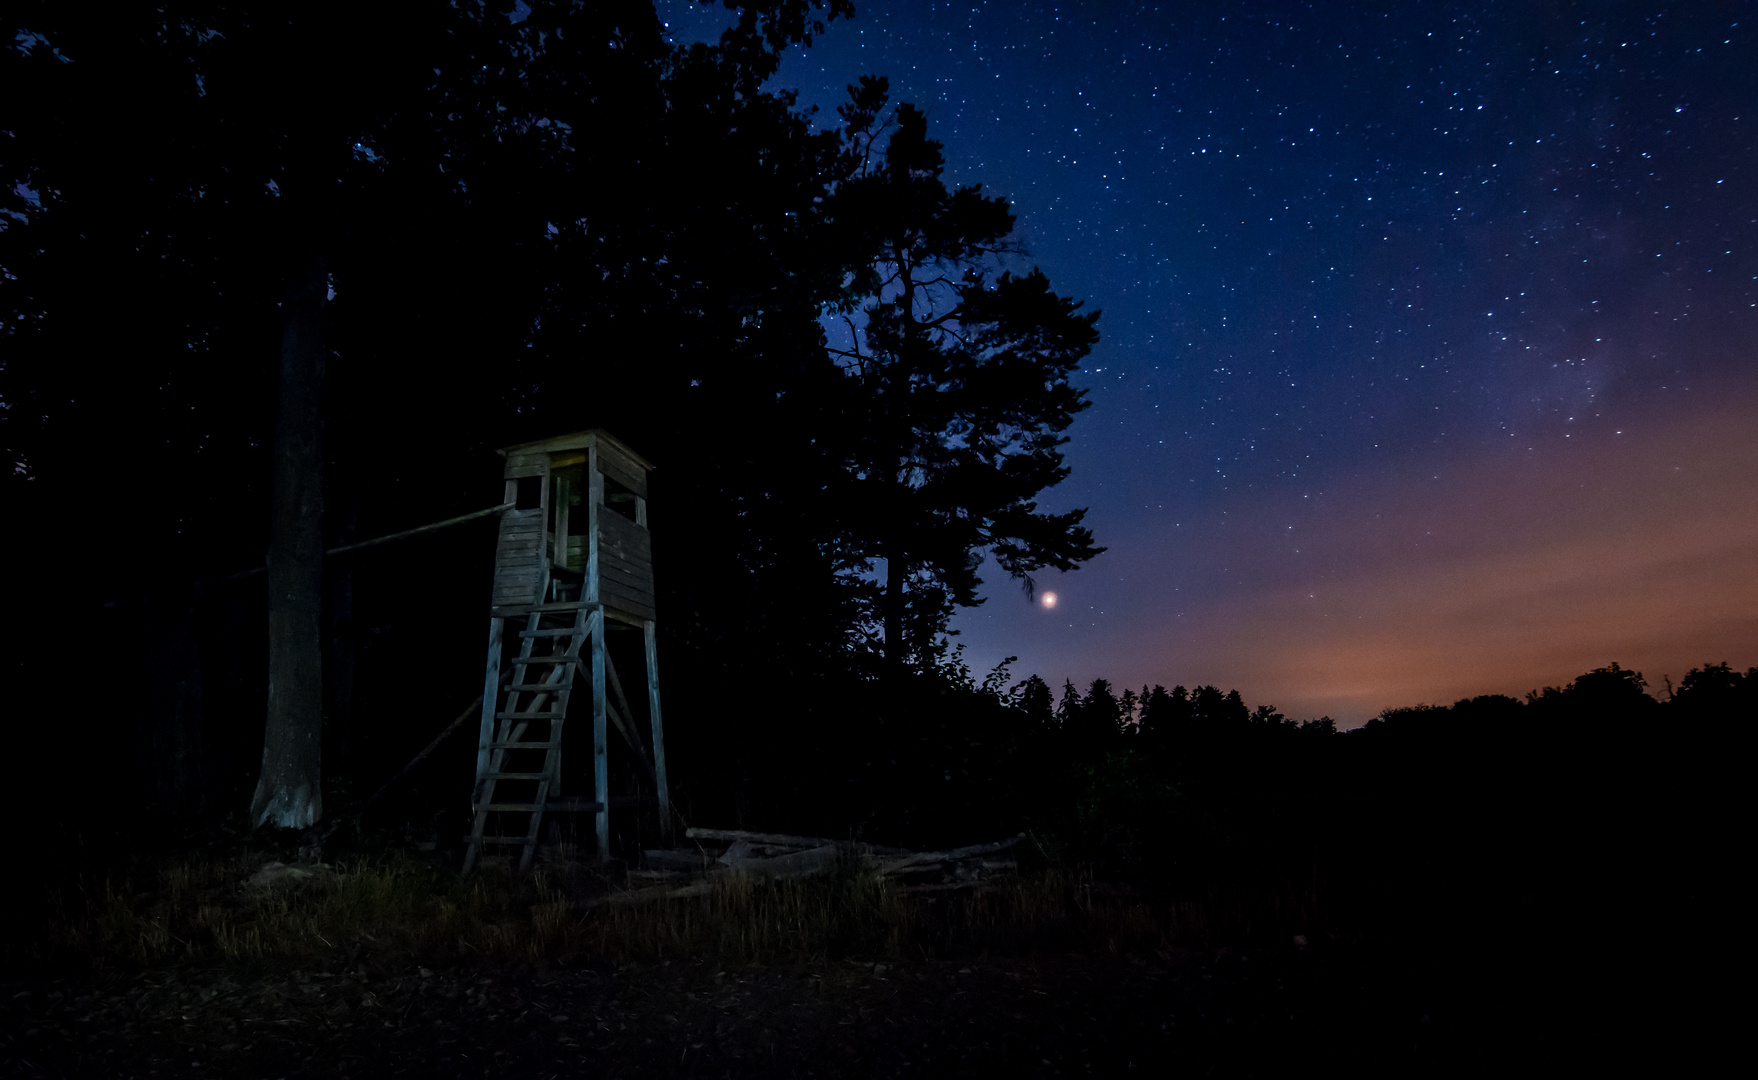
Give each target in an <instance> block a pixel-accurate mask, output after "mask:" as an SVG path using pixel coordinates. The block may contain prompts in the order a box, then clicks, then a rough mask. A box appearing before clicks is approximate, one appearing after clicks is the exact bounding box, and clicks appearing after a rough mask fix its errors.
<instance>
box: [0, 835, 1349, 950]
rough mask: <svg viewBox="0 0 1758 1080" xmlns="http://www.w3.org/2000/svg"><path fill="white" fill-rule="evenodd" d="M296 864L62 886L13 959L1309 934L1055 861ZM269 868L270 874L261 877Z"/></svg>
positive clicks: (1154, 940)
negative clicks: (907, 878) (763, 868)
mask: <svg viewBox="0 0 1758 1080" xmlns="http://www.w3.org/2000/svg"><path fill="white" fill-rule="evenodd" d="M300 873H301V872H300V871H289V870H288V869H287V868H279V864H273V863H270V864H267V869H266V870H265V864H264V863H263V861H262V858H261V856H255V857H250V856H239V857H236V858H228V859H210V860H181V861H174V862H171V863H169V864H167V865H165V866H163V867H161V868H159V869H158V870H157V871H156V876H152V877H148V878H146V879H144V884H143V883H136V884H134V885H118V884H114V883H106V884H102V885H98V886H96V887H88V888H86V889H85V890H84V892H83V894H82V895H78V896H75V897H68V898H66V899H65V900H64V901H63V902H62V903H61V904H59V905H58V908H59V910H58V911H57V912H56V914H55V915H54V917H53V918H52V919H51V920H50V923H49V925H48V927H46V930H47V933H46V934H45V935H44V936H42V937H40V938H38V939H37V941H36V942H35V943H34V945H33V946H32V947H31V948H29V949H28V950H26V951H25V953H24V954H23V955H15V956H14V957H12V960H14V961H16V962H22V964H23V965H25V966H45V967H46V966H54V967H57V968H65V967H68V966H73V967H83V968H86V969H88V970H91V971H93V972H94V973H96V972H104V971H125V970H131V969H141V968H151V967H159V966H165V965H180V964H199V965H207V964H238V963H242V964H246V965H250V964H257V963H269V964H278V963H296V964H323V963H348V964H353V963H358V962H377V963H407V962H418V963H420V962H425V963H433V964H450V963H459V962H470V961H477V962H485V963H496V962H511V963H518V962H539V963H551V962H553V963H560V964H569V963H591V962H595V961H610V962H621V961H626V960H634V959H663V958H670V957H683V956H693V957H712V958H716V959H720V960H723V961H744V962H776V961H790V960H809V959H819V958H864V959H886V958H893V959H903V958H917V957H931V956H944V955H953V954H960V953H970V952H996V953H1004V954H1025V953H1031V952H1035V951H1054V952H1064V951H1079V952H1103V953H1111V954H1119V953H1127V954H1143V953H1150V952H1165V951H1166V950H1169V949H1174V948H1203V947H1212V946H1216V945H1223V944H1247V943H1252V942H1255V941H1267V940H1281V941H1286V940H1287V939H1288V935H1290V934H1294V933H1307V932H1311V931H1312V930H1313V929H1315V927H1316V923H1317V919H1318V915H1319V912H1318V904H1317V902H1316V898H1315V897H1314V896H1313V895H1311V894H1310V893H1307V892H1303V891H1302V890H1300V889H1298V888H1290V889H1287V890H1281V891H1277V890H1271V889H1260V890H1256V891H1254V892H1239V893H1236V894H1212V895H1209V896H1206V897H1201V898H1197V899H1185V900H1159V901H1156V900H1153V899H1150V898H1149V897H1147V896H1146V895H1144V894H1140V893H1136V892H1132V891H1128V890H1122V889H1116V888H1111V887H1107V886H1104V885H1101V884H1099V883H1097V882H1095V881H1094V880H1093V879H1092V877H1091V875H1090V874H1088V873H1086V872H1083V871H1080V870H1071V869H1067V868H1062V867H1058V866H1054V865H1046V866H1037V867H1033V868H1028V869H1027V870H1026V871H1025V872H1024V873H1022V874H1021V875H1020V876H1019V877H1017V878H1014V879H1010V880H1005V881H1002V882H998V883H996V884H994V885H992V886H989V887H987V888H985V889H984V890H982V891H970V892H947V893H938V894H934V895H928V896H924V895H907V894H904V893H902V892H900V891H899V890H898V888H897V887H896V886H895V885H893V884H892V883H890V882H888V881H884V880H881V879H879V878H876V877H874V876H872V875H870V874H866V873H862V872H860V871H859V870H858V869H857V868H855V867H853V866H849V867H846V868H844V869H843V870H842V871H840V872H838V873H834V874H830V875H824V876H820V877H816V878H806V879H798V880H792V881H781V882H760V881H752V880H749V879H733V880H731V881H728V882H726V883H724V884H723V885H722V886H721V887H719V888H717V889H716V890H715V891H714V892H712V893H710V894H708V895H706V896H697V897H690V898H684V899H674V900H666V901H654V902H647V903H640V904H635V903H628V904H614V903H613V904H597V905H589V904H588V903H587V901H589V900H590V899H591V898H593V897H596V896H601V895H603V894H605V893H606V892H608V891H611V886H610V884H609V882H607V881H605V880H604V879H603V878H600V877H598V876H597V875H596V874H595V873H594V872H593V871H592V870H590V869H589V868H586V867H582V866H579V865H570V864H560V865H556V866H552V867H549V868H546V869H545V870H543V871H540V872H537V873H534V874H531V875H529V876H526V877H522V878H521V877H514V876H511V875H508V874H506V873H497V872H493V871H489V872H483V873H477V874H473V875H468V876H460V875H458V874H456V873H455V872H452V871H449V870H444V869H438V868H435V867H434V866H432V865H431V864H429V863H426V862H423V861H421V860H419V859H417V858H415V857H412V856H409V855H405V854H390V855H383V856H376V857H371V856H369V857H362V858H357V859H355V860H352V861H345V862H339V863H337V864H336V865H334V866H330V867H314V868H306V869H305V870H304V871H303V873H304V874H306V875H308V876H299V874H300ZM271 879H272V880H271Z"/></svg>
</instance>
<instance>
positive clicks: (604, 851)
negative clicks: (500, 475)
mask: <svg viewBox="0 0 1758 1080" xmlns="http://www.w3.org/2000/svg"><path fill="white" fill-rule="evenodd" d="M594 475H596V474H594ZM603 497H604V490H603V487H602V486H601V485H598V484H594V485H593V491H592V506H593V509H594V512H596V510H597V507H598V505H599V503H600V502H601V501H602V500H603ZM592 620H593V622H592V794H593V796H594V797H595V798H596V799H597V800H598V801H599V802H600V803H603V804H604V807H605V808H604V809H602V810H600V811H599V812H598V814H597V822H596V824H597V833H598V860H599V861H600V862H605V861H608V860H609V859H610V758H609V757H608V756H607V753H608V751H609V742H610V737H609V732H608V731H607V730H606V728H607V726H608V721H609V719H610V717H609V714H608V712H607V711H606V705H607V702H606V701H605V698H604V689H605V686H604V683H605V675H604V651H605V642H604V612H602V611H594V612H593V613H592Z"/></svg>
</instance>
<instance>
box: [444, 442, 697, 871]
mask: <svg viewBox="0 0 1758 1080" xmlns="http://www.w3.org/2000/svg"><path fill="white" fill-rule="evenodd" d="M500 453H501V454H502V456H504V457H505V458H506V470H505V473H504V478H505V484H506V488H505V495H504V498H503V503H504V504H505V505H506V507H507V508H506V509H505V510H504V511H503V512H502V514H501V520H500V539H499V543H498V544H497V546H496V549H495V561H494V583H493V590H492V596H491V599H490V608H489V632H488V664H487V672H486V675H485V678H484V682H483V695H482V701H483V708H482V723H481V731H480V738H479V741H478V744H477V752H476V785H475V788H474V791H473V793H472V798H471V808H472V811H473V814H472V824H471V830H470V841H469V847H468V849H467V851H466V853H465V856H464V865H465V869H469V868H470V867H471V866H473V865H474V864H475V862H476V860H477V858H478V856H479V855H480V852H481V849H482V848H483V847H485V846H491V845H516V846H519V847H521V848H522V852H521V855H520V860H519V865H520V868H521V869H524V868H526V867H529V866H530V864H531V860H532V857H533V855H534V854H535V852H536V848H537V843H538V838H539V833H540V830H541V829H542V826H543V820H544V817H545V815H546V814H556V813H590V814H593V815H595V817H596V824H597V830H596V831H597V846H598V857H599V859H601V860H603V859H606V858H608V857H609V855H610V846H611V830H610V812H611V810H613V809H634V808H641V807H648V806H657V807H658V810H659V826H660V833H661V837H662V839H666V840H669V830H670V824H671V806H670V792H669V789H668V787H667V784H666V776H665V737H664V732H663V728H662V726H661V723H660V710H659V677H658V669H657V651H656V647H655V644H656V642H655V631H654V626H655V619H656V617H657V612H656V609H655V607H654V589H653V548H652V543H651V541H650V539H649V534H648V530H647V477H648V474H649V473H650V472H651V471H652V468H653V467H652V466H651V465H649V464H648V463H647V462H646V461H645V460H644V459H643V458H642V457H641V456H640V455H639V454H636V453H635V452H634V451H633V450H631V449H629V448H628V447H627V446H625V445H624V444H623V443H621V442H619V441H618V440H617V439H615V438H613V437H612V436H611V435H609V434H607V433H606V432H604V431H600V430H596V429H594V430H591V431H581V432H576V433H574V434H572V435H562V436H558V437H556V438H552V439H544V440H542V441H540V442H531V443H522V444H520V445H518V446H510V447H508V448H506V449H504V450H502V451H500ZM636 631H639V638H637V637H636ZM619 655H620V656H621V657H622V658H623V661H624V663H625V664H627V665H628V667H627V668H626V669H625V670H629V671H631V672H633V670H634V664H635V663H636V662H641V663H642V664H643V666H644V667H645V669H646V691H647V693H646V702H645V706H646V708H645V710H644V712H645V716H644V717H643V716H642V714H641V713H638V712H637V711H636V710H635V709H634V707H633V706H632V705H631V703H630V700H629V695H628V693H626V692H625V689H624V687H625V683H624V681H623V680H622V679H621V678H620V677H619V674H618V667H617V660H616V657H617V656H619ZM636 657H639V658H640V660H639V661H636V660H635V658H636ZM582 668H584V671H582V670H581V669H582ZM640 688H641V687H640V684H639V683H636V684H635V687H634V689H635V690H637V691H639V690H640ZM576 689H578V690H580V691H582V694H581V697H582V698H584V699H586V700H583V701H581V702H580V704H579V705H578V706H574V707H572V708H570V706H571V705H572V704H573V700H574V695H573V691H574V690H576ZM580 706H587V707H585V708H582V707H580ZM588 715H590V717H591V720H592V741H591V748H592V757H591V775H592V796H591V797H590V798H579V797H567V796H564V795H563V793H562V785H563V781H564V779H572V778H575V773H574V772H564V771H563V767H562V764H563V757H562V754H563V750H564V749H567V750H568V751H569V752H570V758H569V760H570V762H572V761H573V760H575V759H574V758H573V757H572V753H573V752H574V751H575V749H576V747H578V749H584V745H583V744H581V743H579V740H577V739H575V740H566V739H564V738H563V732H564V728H565V726H566V724H567V722H568V721H569V720H570V719H572V720H574V721H575V722H576V724H578V723H580V722H583V721H584V720H585V718H586V717H587V716H588ZM643 719H644V720H645V723H644V724H643V723H641V721H642V720H643ZM613 727H614V728H615V729H616V731H617V733H618V736H619V741H620V743H621V744H622V745H623V747H624V748H626V749H627V751H628V752H629V755H630V760H631V763H632V765H633V768H624V769H623V770H621V775H622V778H623V780H624V786H629V785H630V782H631V781H632V785H633V786H634V787H635V788H636V789H637V790H636V793H635V794H633V795H630V794H622V795H613V794H612V793H611V786H612V784H611V781H612V772H611V769H610V758H609V754H608V750H609V746H608V743H609V730H610V729H611V728H613ZM643 727H644V728H646V731H645V732H643V731H642V730H641V729H642V728H643ZM619 753H620V751H619ZM579 779H583V777H580V778H579ZM641 788H647V789H648V790H647V791H646V792H642V791H640V789H641Z"/></svg>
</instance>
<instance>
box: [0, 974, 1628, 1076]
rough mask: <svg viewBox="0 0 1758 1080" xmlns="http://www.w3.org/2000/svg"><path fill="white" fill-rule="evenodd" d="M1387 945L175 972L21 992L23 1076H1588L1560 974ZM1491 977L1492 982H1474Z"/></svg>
mask: <svg viewBox="0 0 1758 1080" xmlns="http://www.w3.org/2000/svg"><path fill="white" fill-rule="evenodd" d="M1510 960H1511V958H1508V957H1501V958H1497V957H1495V956H1484V955H1482V954H1481V953H1480V952H1474V954H1473V955H1471V956H1464V955H1457V954H1455V955H1451V956H1449V955H1448V954H1447V950H1446V947H1445V946H1444V945H1439V946H1437V947H1436V948H1435V950H1434V952H1433V955H1430V956H1427V957H1421V958H1416V959H1415V960H1412V958H1411V957H1409V956H1408V955H1404V956H1400V955H1394V954H1393V953H1392V952H1390V951H1389V950H1387V949H1385V948H1383V947H1375V946H1374V945H1372V944H1370V943H1362V942H1356V943H1347V942H1329V941H1326V942H1319V943H1315V944H1314V945H1313V947H1310V948H1300V947H1296V946H1294V945H1292V944H1291V945H1289V946H1287V947H1284V948H1280V949H1257V950H1220V951H1215V952H1205V953H1196V952H1185V953H1170V954H1166V955H1165V956H1150V957H1145V958H1143V957H1134V958H1114V957H1105V958H1091V957H1082V956H1070V955H1060V956H1041V957H1037V958H990V957H977V958H971V959H967V960H923V961H916V962H905V963H901V964H895V965H879V966H874V965H872V964H856V963H852V962H827V963H819V964H812V965H803V966H801V965H793V966H786V965H774V966H760V965H750V966H743V967H721V966H717V965H715V964H713V963H709V962H695V961H687V960H686V961H677V962H673V963H665V964H651V963H649V964H631V965H627V966H625V967H622V968H618V969H614V970H611V969H604V970H591V969H581V970H563V969H560V968H556V967H549V968H548V969H547V970H543V969H532V968H527V969H517V968H501V969H497V970H492V971H490V970H481V969H476V970H473V969H468V968H464V969H453V970H443V971H430V970H427V969H423V968H410V969H408V970H372V969H370V968H366V969H355V970H349V971H328V972H320V971H299V970H292V969H285V968H281V969H273V968H266V969H257V970H255V971H253V972H244V971H241V970H238V969H232V970H213V969H210V970H171V971H161V972H157V973H149V974H145V975H139V976H133V977H126V978H124V977H118V978H116V979H114V980H113V981H108V982H105V981H101V980H100V981H95V982H94V981H84V982H78V981H72V980H62V981H58V982H52V983H36V984H32V985H25V984H18V983H14V984H11V985H8V986H6V987H5V990H4V998H5V1000H4V1002H3V1003H0V1074H4V1075H6V1076H26V1077H59V1076H93V1077H98V1076H102V1077H150V1076H237V1077H268V1078H273V1077H304V1076H312V1077H316V1076H325V1077H329V1076H434V1077H451V1076H457V1077H476V1076H495V1077H527V1076H529V1077H549V1076H600V1075H602V1076H617V1077H619V1078H621V1077H638V1076H703V1077H721V1076H908V1075H923V1076H978V1075H1046V1076H1056V1075H1096V1076H1110V1075H1126V1074H1132V1073H1139V1074H1142V1075H1151V1074H1154V1073H1159V1074H1168V1073H1171V1074H1176V1075H1191V1076H1286V1075H1290V1074H1295V1073H1308V1074H1310V1073H1312V1072H1314V1071H1322V1072H1324V1073H1337V1074H1339V1075H1353V1076H1363V1075H1372V1076H1447V1075H1538V1074H1544V1075H1559V1074H1561V1075H1569V1074H1573V1073H1576V1072H1578V1071H1580V1069H1581V1066H1582V1065H1583V1064H1584V1063H1585V1062H1586V1060H1587V1059H1588V1058H1589V1057H1597V1056H1598V1055H1599V1052H1602V1051H1608V1050H1609V1051H1613V1052H1614V1053H1615V1050H1616V1048H1615V1047H1614V1046H1610V1045H1608V1044H1606V1043H1605V1041H1604V1040H1605V1038H1607V1037H1608V1036H1607V1035H1606V1033H1603V1032H1602V1033H1600V1037H1599V1039H1591V1038H1589V1033H1588V1032H1587V1031H1586V1030H1584V1029H1583V1027H1582V1024H1581V1020H1582V1018H1581V1016H1580V1015H1579V1010H1578V1009H1576V1008H1575V1007H1574V1006H1575V1005H1576V1004H1578V1002H1576V1001H1575V999H1574V998H1573V996H1572V995H1571V994H1569V992H1567V991H1563V990H1561V989H1560V987H1558V986H1557V985H1555V984H1554V983H1553V981H1552V978H1551V976H1550V975H1547V974H1546V966H1547V965H1546V963H1545V961H1544V958H1533V957H1526V958H1524V960H1523V961H1522V962H1520V963H1519V965H1518V966H1501V967H1498V965H1507V964H1509V963H1510ZM1467 971H1469V973H1470V974H1469V976H1466V974H1465V973H1466V972H1467Z"/></svg>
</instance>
